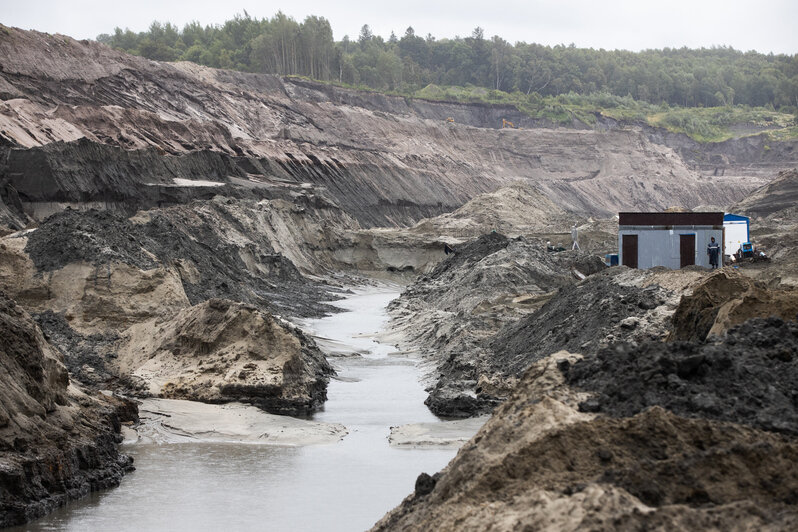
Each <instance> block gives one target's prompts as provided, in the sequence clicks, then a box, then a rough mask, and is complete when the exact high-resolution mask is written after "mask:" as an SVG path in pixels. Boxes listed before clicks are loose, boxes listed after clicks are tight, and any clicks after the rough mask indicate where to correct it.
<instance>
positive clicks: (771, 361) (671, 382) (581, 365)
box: [560, 318, 798, 435]
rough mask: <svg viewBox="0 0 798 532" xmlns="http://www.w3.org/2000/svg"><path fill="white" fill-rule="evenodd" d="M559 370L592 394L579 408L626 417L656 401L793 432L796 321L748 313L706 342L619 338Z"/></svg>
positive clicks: (797, 403)
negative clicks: (633, 342)
mask: <svg viewBox="0 0 798 532" xmlns="http://www.w3.org/2000/svg"><path fill="white" fill-rule="evenodd" d="M560 369H561V371H563V373H564V374H565V376H566V380H567V382H568V384H569V385H571V386H573V387H575V388H579V389H582V390H587V391H591V392H594V393H595V394H596V395H595V398H594V399H590V400H588V401H586V402H584V403H582V404H581V405H580V408H581V409H582V410H586V411H600V412H604V413H607V414H610V415H612V416H618V417H624V416H631V415H634V414H635V413H637V412H640V411H642V410H644V409H646V408H648V407H650V406H653V405H659V406H662V407H663V408H667V409H668V410H671V411H673V412H675V413H677V414H680V415H683V416H688V417H702V418H709V419H718V420H724V421H733V422H736V423H742V424H745V425H750V426H753V427H757V428H761V429H765V430H769V431H776V432H782V433H786V434H791V435H798V323H796V322H792V321H790V322H785V321H783V320H781V319H779V318H767V319H762V318H758V319H753V320H750V321H748V322H746V323H744V324H743V325H740V326H737V327H734V328H732V329H730V330H729V331H728V333H727V335H726V336H725V337H724V338H717V337H714V339H711V340H710V341H709V342H708V343H706V344H694V343H687V342H674V343H662V342H651V343H644V344H642V345H640V346H638V347H633V346H630V345H625V344H621V345H616V346H613V347H611V348H606V349H603V350H600V351H599V352H598V353H597V355H596V356H594V357H588V358H585V359H583V360H581V361H579V362H577V363H575V364H573V365H572V366H570V367H568V366H567V365H563V366H562V367H561V368H560Z"/></svg>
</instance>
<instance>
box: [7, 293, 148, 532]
mask: <svg viewBox="0 0 798 532" xmlns="http://www.w3.org/2000/svg"><path fill="white" fill-rule="evenodd" d="M68 385H69V377H68V375H67V370H66V368H65V367H64V365H63V363H62V362H61V357H60V354H59V353H58V352H57V351H55V350H54V349H53V348H52V347H51V346H50V345H49V344H48V343H47V342H46V341H45V339H44V336H43V335H42V333H41V331H40V330H39V329H38V327H37V326H36V324H35V323H34V321H33V320H32V319H31V317H30V316H29V315H28V314H27V313H26V312H25V311H24V310H22V309H21V308H20V307H19V306H17V305H16V303H14V302H13V301H12V300H10V299H8V298H7V297H6V296H5V295H4V294H3V293H2V292H0V527H4V526H10V525H16V524H22V523H25V522H27V521H29V520H31V519H34V518H36V517H39V516H42V515H44V514H46V513H47V512H49V511H51V510H52V509H53V508H56V507H58V506H60V505H62V504H64V503H66V502H67V501H69V500H72V499H76V498H79V497H82V496H84V495H86V494H88V493H89V492H90V491H96V490H98V489H102V488H108V487H112V486H116V485H118V484H119V482H120V481H121V478H122V476H123V475H124V474H125V472H126V471H130V470H132V465H131V464H132V462H133V460H132V459H131V458H129V457H127V456H125V455H121V454H119V452H118V450H117V446H116V444H117V443H118V440H119V436H118V432H119V429H120V421H121V420H122V419H125V420H133V419H134V418H135V415H136V412H135V407H133V406H132V405H131V404H130V403H128V402H125V401H121V400H115V399H112V398H109V399H108V400H98V399H96V398H92V397H89V396H88V395H83V396H75V395H74V394H71V393H70V392H68V390H67V387H68Z"/></svg>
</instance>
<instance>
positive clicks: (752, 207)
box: [731, 169, 798, 222]
mask: <svg viewBox="0 0 798 532" xmlns="http://www.w3.org/2000/svg"><path fill="white" fill-rule="evenodd" d="M796 204H798V169H792V170H785V171H783V172H779V174H778V176H777V177H776V179H774V180H773V181H771V182H770V183H768V184H767V185H765V186H763V187H762V188H760V189H758V190H755V191H753V192H751V193H750V194H748V195H747V196H746V197H745V199H743V200H741V201H739V202H738V203H736V204H735V205H734V206H733V207H732V208H731V210H732V212H739V213H742V214H745V215H747V216H754V217H758V218H765V217H773V216H780V217H784V216H785V215H786V216H787V217H788V218H789V219H791V221H792V222H796V221H798V216H796V215H797V214H798V212H796V209H795V207H796Z"/></svg>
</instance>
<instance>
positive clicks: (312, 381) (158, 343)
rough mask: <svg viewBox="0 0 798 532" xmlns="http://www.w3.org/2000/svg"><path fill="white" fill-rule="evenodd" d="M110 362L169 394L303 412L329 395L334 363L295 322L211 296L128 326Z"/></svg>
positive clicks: (123, 373)
mask: <svg viewBox="0 0 798 532" xmlns="http://www.w3.org/2000/svg"><path fill="white" fill-rule="evenodd" d="M117 355H118V356H117V358H116V360H115V362H114V364H115V365H116V366H117V368H118V371H119V374H120V375H121V376H127V377H128V378H130V379H131V380H135V379H139V380H140V381H142V382H144V383H146V385H147V386H148V388H149V392H150V393H152V394H154V395H158V396H160V397H165V398H170V399H188V400H195V401H205V402H214V403H221V402H230V401H242V402H248V403H252V404H255V405H257V406H259V407H261V408H263V409H264V410H266V411H268V412H271V413H279V414H297V413H298V414H308V413H310V412H312V411H313V410H315V409H316V408H318V407H319V406H321V404H322V403H323V402H324V400H325V399H326V398H327V392H326V390H327V383H328V381H329V375H331V374H333V373H334V371H333V369H332V367H331V366H330V365H329V364H328V363H327V360H326V359H325V358H324V355H323V354H322V353H321V351H320V350H319V349H318V348H317V347H316V344H315V342H313V340H312V339H311V338H310V337H308V336H306V335H305V334H304V333H302V332H301V331H300V330H299V329H297V328H295V327H293V326H291V325H289V324H287V323H285V322H280V321H278V320H277V319H275V318H274V317H273V316H271V315H269V314H265V313H263V312H260V311H258V310H257V309H256V308H255V307H252V306H247V305H243V304H240V303H233V302H231V301H225V300H220V299H211V300H209V301H206V302H204V303H202V304H200V305H196V306H194V307H191V308H187V309H185V310H183V311H181V312H179V313H178V314H177V315H176V316H175V317H174V318H171V319H168V320H157V319H156V320H152V321H149V322H145V323H142V324H138V325H134V326H133V327H131V328H130V329H128V330H127V331H126V332H125V333H124V334H123V338H122V341H121V345H120V346H119V348H118V351H117Z"/></svg>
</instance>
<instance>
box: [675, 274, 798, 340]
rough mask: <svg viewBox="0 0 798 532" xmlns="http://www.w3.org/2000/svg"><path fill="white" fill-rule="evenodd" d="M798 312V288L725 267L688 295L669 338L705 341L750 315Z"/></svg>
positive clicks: (789, 315) (789, 316) (790, 316)
mask: <svg viewBox="0 0 798 532" xmlns="http://www.w3.org/2000/svg"><path fill="white" fill-rule="evenodd" d="M769 316H777V317H780V318H783V319H794V318H795V317H796V316H798V288H786V287H785V288H781V289H769V288H768V287H767V286H766V285H765V284H764V283H762V282H758V281H755V280H753V279H751V278H749V277H746V276H744V275H742V274H740V273H738V272H736V271H734V270H731V269H729V268H724V269H722V270H720V271H718V272H716V273H713V274H712V275H711V276H709V277H708V278H707V279H706V280H705V281H704V282H702V283H701V284H700V285H698V286H697V287H695V288H694V290H693V293H692V295H686V296H684V297H683V298H682V300H681V302H680V303H679V307H678V308H677V309H676V312H675V313H674V315H673V331H672V332H671V334H670V335H669V339H670V340H688V341H695V342H702V341H704V340H705V339H706V338H707V336H709V335H712V334H715V335H720V334H722V333H723V332H725V331H726V330H727V329H728V328H729V327H732V326H734V325H739V324H741V323H743V322H745V321H747V320H749V319H751V318H755V317H769Z"/></svg>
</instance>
